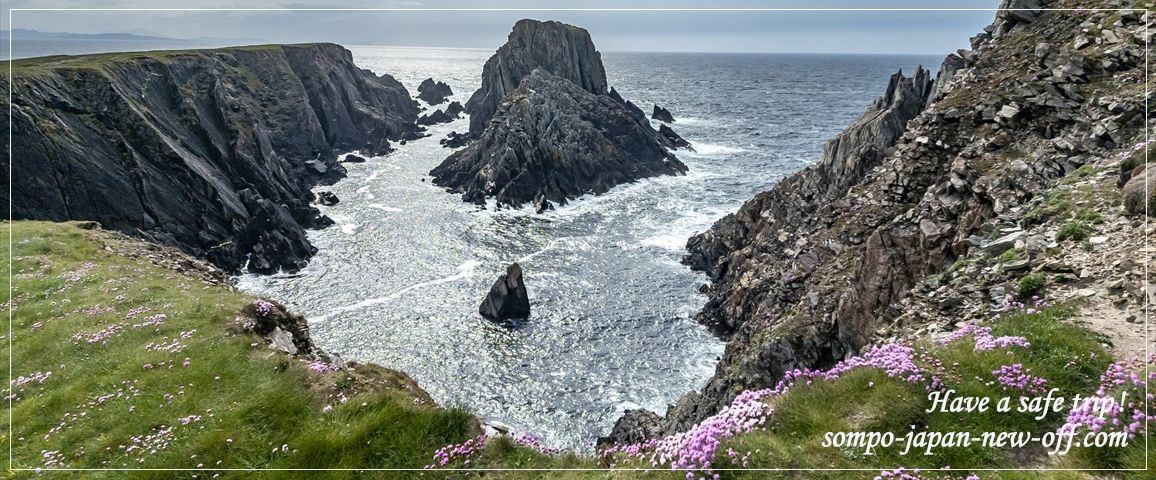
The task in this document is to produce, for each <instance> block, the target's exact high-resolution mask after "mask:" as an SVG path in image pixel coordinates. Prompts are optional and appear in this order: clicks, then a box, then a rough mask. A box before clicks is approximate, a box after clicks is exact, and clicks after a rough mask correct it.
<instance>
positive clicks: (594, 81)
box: [466, 19, 607, 135]
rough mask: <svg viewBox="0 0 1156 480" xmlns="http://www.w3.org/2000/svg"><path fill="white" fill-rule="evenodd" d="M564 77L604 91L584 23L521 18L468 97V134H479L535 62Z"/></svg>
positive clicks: (603, 77)
mask: <svg viewBox="0 0 1156 480" xmlns="http://www.w3.org/2000/svg"><path fill="white" fill-rule="evenodd" d="M539 67H541V68H543V69H545V70H546V71H548V72H550V73H552V74H554V75H557V76H559V77H562V78H565V79H566V80H569V81H571V82H573V83H574V84H575V85H578V86H579V87H581V88H582V89H583V90H586V91H587V92H590V93H593V94H595V95H602V94H604V93H607V87H606V70H605V69H604V68H603V67H602V55H601V54H599V53H598V50H596V49H595V48H594V42H593V41H591V40H590V33H589V32H587V31H586V30H585V29H582V28H578V27H575V26H573V25H567V24H565V23H561V22H555V21H547V22H541V21H537V20H530V19H524V20H519V21H518V23H516V24H514V29H513V31H511V32H510V37H509V39H508V40H507V41H506V43H505V44H504V45H502V46H501V47H500V48H498V51H497V52H496V53H494V55H493V56H492V57H490V59H489V60H487V61H486V64H485V66H483V67H482V86H481V88H479V89H478V91H476V92H474V94H473V95H471V96H470V99H469V100H468V101H466V113H468V114H469V115H470V134H472V135H481V134H482V131H483V130H485V128H486V122H489V121H490V118H491V117H493V116H494V112H497V111H498V106H499V105H501V103H502V98H504V97H505V96H506V94H508V93H510V92H511V91H513V90H514V89H516V88H518V85H519V84H520V83H521V81H522V77H525V76H527V75H529V74H530V73H531V72H533V71H534V69H536V68H539Z"/></svg>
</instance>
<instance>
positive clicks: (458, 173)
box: [430, 69, 686, 207]
mask: <svg viewBox="0 0 1156 480" xmlns="http://www.w3.org/2000/svg"><path fill="white" fill-rule="evenodd" d="M521 83H522V84H521V86H519V87H518V89H516V90H514V91H513V92H510V94H509V95H507V97H506V98H505V100H504V101H503V103H502V107H501V109H500V110H498V112H497V113H496V114H495V115H494V117H493V121H491V122H489V124H488V126H487V127H486V129H485V131H484V132H483V133H482V135H481V137H480V138H478V139H477V141H475V142H473V143H471V144H470V145H469V146H467V147H466V148H464V149H462V150H459V151H457V152H455V153H454V154H452V155H450V157H449V158H447V159H446V160H445V161H444V162H442V164H441V165H439V166H438V167H437V168H434V169H433V170H432V171H431V172H430V176H431V177H433V182H434V184H435V185H439V186H443V187H447V188H448V189H449V190H450V191H453V192H456V193H460V194H462V198H463V200H465V201H468V202H481V201H484V199H485V198H486V197H495V198H496V199H497V201H498V203H499V204H502V205H507V206H513V207H516V206H519V205H521V204H524V203H528V202H532V201H533V200H534V199H535V198H536V197H537V196H538V195H539V194H543V195H545V198H546V199H548V200H551V201H554V202H557V203H561V202H563V201H565V200H567V199H570V198H575V197H579V196H581V195H584V194H586V193H595V194H600V193H605V192H606V191H608V190H609V189H610V188H612V187H614V186H616V185H619V184H622V183H627V182H632V181H634V180H637V179H639V178H643V177H650V176H656V175H676V174H682V173H684V172H685V171H686V166H685V165H683V164H682V162H680V161H678V159H677V158H675V157H674V156H673V155H672V154H670V153H669V152H668V151H666V149H664V148H663V147H662V146H661V145H660V144H659V141H658V138H657V134H656V133H655V131H654V129H652V128H651V127H650V125H649V124H648V123H646V122H645V119H643V120H639V119H638V118H637V117H635V116H633V115H632V114H631V113H630V111H629V110H628V109H627V107H626V106H625V105H624V104H623V103H621V102H619V101H617V100H615V99H613V98H611V97H610V96H607V95H595V94H592V93H590V92H588V91H586V90H584V89H582V88H580V87H579V86H578V85H576V84H574V83H572V82H570V81H568V80H566V79H564V78H561V77H558V76H555V75H553V74H551V73H549V72H547V71H545V70H542V69H538V70H535V71H534V73H533V74H531V75H530V76H527V77H525V78H523V79H522V80H521Z"/></svg>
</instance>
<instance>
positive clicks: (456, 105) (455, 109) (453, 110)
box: [446, 102, 466, 118]
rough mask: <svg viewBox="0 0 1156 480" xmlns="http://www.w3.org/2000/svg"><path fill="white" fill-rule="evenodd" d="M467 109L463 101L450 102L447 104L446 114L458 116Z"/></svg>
mask: <svg viewBox="0 0 1156 480" xmlns="http://www.w3.org/2000/svg"><path fill="white" fill-rule="evenodd" d="M465 111H466V108H465V107H463V106H462V104H461V102H450V104H449V105H447V106H446V115H449V116H451V117H454V118H458V116H459V115H461V114H462V112H465Z"/></svg>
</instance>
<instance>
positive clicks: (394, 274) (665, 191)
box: [241, 47, 935, 451]
mask: <svg viewBox="0 0 1156 480" xmlns="http://www.w3.org/2000/svg"><path fill="white" fill-rule="evenodd" d="M350 50H352V51H353V54H354V59H355V61H356V62H357V63H358V65H360V66H362V67H364V68H368V69H370V70H373V71H375V72H377V73H389V74H391V75H393V76H394V77H396V78H397V79H398V80H400V81H401V82H402V83H404V84H405V86H406V88H408V89H410V92H411V93H414V94H416V91H417V85H418V83H420V82H421V80H423V79H425V78H426V77H433V78H434V79H436V80H440V81H444V82H446V83H448V84H449V85H450V86H451V87H452V88H453V90H454V93H455V96H454V97H453V98H452V99H453V100H459V101H462V102H463V103H464V102H465V99H466V98H468V97H469V95H470V93H472V92H473V91H474V90H475V89H477V87H478V85H479V82H480V75H481V69H482V64H483V63H484V62H485V60H486V59H487V58H488V57H489V56H490V54H491V51H489V50H463V49H419V48H389V47H351V48H350ZM934 60H935V59H931V58H926V57H888V56H798V55H719V54H714V55H703V54H633V53H631V54H628V53H607V54H604V61H605V63H606V70H607V75H608V77H609V80H610V83H611V85H612V86H614V87H616V88H617V89H618V91H619V92H621V93H622V95H623V96H624V97H626V98H627V99H630V100H633V101H634V102H636V103H637V104H638V105H640V106H641V107H642V108H643V109H644V110H646V111H647V113H649V111H650V108H651V106H652V105H653V104H654V103H658V104H660V105H662V106H665V107H667V108H668V109H670V110H671V112H673V114H674V115H675V117H676V120H677V121H676V122H675V124H674V127H675V129H676V130H677V131H678V132H679V133H680V134H682V135H683V136H684V137H686V138H687V139H688V140H690V141H691V142H692V143H694V145H695V147H696V148H697V150H698V151H697V153H691V152H680V153H679V158H680V159H682V160H683V162H685V163H686V164H687V166H688V167H689V168H690V172H689V173H688V174H687V175H685V176H679V177H661V178H656V179H647V180H643V181H640V182H638V183H635V184H631V185H626V186H622V187H619V188H616V189H614V190H612V191H611V192H609V193H607V194H605V195H601V196H597V197H585V198H582V199H580V200H578V201H575V202H573V203H571V204H570V205H568V206H566V207H563V208H560V209H559V210H557V211H554V212H550V213H547V214H544V215H535V214H533V213H532V212H531V211H529V210H526V209H524V210H519V211H511V210H502V211H493V210H479V209H477V208H476V207H474V206H472V205H469V204H466V203H463V202H461V200H460V198H459V196H458V195H453V194H449V193H445V192H444V191H443V190H442V189H440V188H438V187H435V186H433V185H431V184H430V183H429V179H428V177H427V176H426V175H427V173H428V172H429V170H430V169H431V168H433V167H434V166H436V165H437V164H438V163H439V162H441V161H442V159H444V158H445V157H446V155H448V154H449V153H450V150H448V149H445V148H442V147H441V146H440V145H439V144H438V139H439V138H442V137H444V136H445V134H446V133H448V132H449V131H450V130H457V131H459V132H460V131H464V130H466V129H467V128H468V127H467V125H468V121H467V120H465V119H462V120H458V121H456V122H453V123H452V124H449V125H439V126H435V127H433V128H431V129H430V133H432V134H433V135H432V136H431V137H428V138H425V139H422V140H418V141H414V142H410V143H409V144H408V145H404V146H400V147H399V148H398V150H397V151H396V152H394V153H392V154H390V155H388V156H385V157H378V158H371V159H370V160H369V161H368V162H366V163H363V164H347V165H346V168H348V170H349V176H348V178H346V179H344V180H342V181H341V182H339V183H338V184H336V185H334V186H332V187H321V188H319V189H327V190H332V191H333V192H335V193H336V194H337V195H338V196H339V197H340V199H341V203H340V204H338V205H336V206H333V207H320V208H321V209H322V210H323V211H324V212H325V213H326V214H327V215H329V216H330V217H332V218H333V219H334V220H335V221H336V222H337V225H335V226H333V227H331V228H329V229H326V230H323V231H317V232H312V233H311V234H310V239H311V240H312V242H313V243H314V244H315V245H316V246H317V247H318V248H319V249H320V251H319V253H318V254H317V256H315V257H314V258H313V260H312V262H311V263H310V264H309V266H308V267H307V268H306V269H304V270H303V271H301V272H300V273H299V274H296V275H276V276H268V277H263V276H245V277H243V278H242V279H241V287H242V288H244V289H245V290H247V291H249V292H252V293H256V294H261V295H267V296H269V297H272V298H275V299H277V300H280V301H282V302H284V303H286V304H288V305H290V306H291V307H292V308H293V309H295V310H297V311H299V312H302V313H304V314H305V315H306V316H307V317H308V318H309V321H310V325H311V331H312V333H313V336H314V338H315V339H316V341H317V342H318V343H319V344H320V345H321V346H322V347H323V348H325V349H326V350H328V351H331V352H335V353H339V354H340V355H342V356H343V357H344V358H345V359H353V360H359V361H364V362H373V363H377V364H381V365H385V366H389V367H392V368H396V369H400V370H403V371H405V372H407V373H409V374H410V375H412V376H413V377H414V378H416V379H417V380H418V381H419V382H420V383H421V385H422V386H423V387H424V388H425V389H426V390H427V391H429V393H430V394H431V395H433V397H434V399H436V400H437V401H438V402H439V403H440V404H442V405H461V406H464V407H466V408H468V409H469V410H470V411H472V412H474V413H476V414H477V415H478V416H480V417H481V418H482V419H483V420H486V421H498V422H501V423H504V424H506V425H508V426H510V427H512V428H513V430H514V431H516V432H519V433H532V434H536V435H539V436H541V437H542V438H543V441H544V443H545V444H547V445H551V446H560V447H570V448H576V449H581V450H587V451H588V450H589V449H590V448H591V447H592V446H593V441H594V439H595V438H596V437H597V436H599V435H602V434H605V433H606V432H607V431H609V428H610V426H611V425H612V424H613V422H614V420H615V419H616V418H617V417H618V416H619V415H620V414H621V412H622V410H624V409H626V408H638V407H644V408H648V409H651V410H654V411H658V412H663V411H665V409H666V405H667V404H668V403H670V402H673V401H674V400H676V399H677V398H678V397H679V396H681V395H682V394H684V393H686V392H687V391H688V390H692V389H696V388H699V387H700V386H702V385H703V384H704V383H705V381H706V379H707V378H709V376H710V375H711V374H712V373H713V371H714V366H715V363H716V362H717V357H718V356H719V355H720V354H721V353H722V350H723V344H722V343H721V342H720V341H718V340H717V339H715V338H713V337H712V336H711V335H710V334H709V333H708V332H707V331H706V330H705V329H704V328H703V327H701V326H700V325H698V324H696V323H695V322H694V320H693V316H694V313H695V312H696V311H697V310H698V309H699V308H700V307H701V306H702V304H703V302H704V301H705V297H703V296H702V295H700V294H698V293H697V287H698V286H699V285H700V284H702V283H703V282H704V281H705V278H704V277H703V276H702V275H700V274H697V273H693V272H691V271H690V270H688V269H687V268H686V267H684V266H682V265H680V264H679V259H680V258H681V256H682V254H683V247H684V245H685V244H686V239H687V238H688V237H689V236H691V235H692V234H693V233H695V232H698V231H701V230H703V229H705V228H707V227H709V226H710V224H711V223H712V222H713V221H714V220H715V219H717V218H718V217H721V216H723V215H725V214H726V213H729V212H732V211H734V210H735V209H737V208H738V207H739V206H740V205H741V204H742V202H743V201H744V200H746V199H747V198H749V197H751V196H752V195H753V194H754V193H756V192H759V191H761V190H765V189H767V188H769V187H770V186H771V185H773V184H774V182H775V181H777V180H778V179H779V178H781V177H782V176H783V175H785V174H788V173H790V172H793V171H795V170H798V169H799V168H801V167H802V166H804V165H806V164H808V163H811V162H814V161H815V160H816V159H817V158H818V157H819V156H820V154H821V152H822V144H823V142H824V141H825V140H826V139H828V138H830V137H831V136H833V135H834V134H836V133H838V131H839V130H841V128H842V127H843V126H845V125H846V124H847V123H849V122H850V121H851V120H853V119H854V118H855V116H857V115H858V114H859V113H860V112H861V111H862V110H863V108H864V107H865V106H866V105H867V104H868V103H869V102H870V101H871V100H872V99H873V98H874V97H875V96H877V95H879V94H880V93H882V90H883V87H884V86H885V85H886V82H887V77H888V75H890V74H891V73H892V72H894V71H895V70H896V69H897V68H899V67H903V68H904V70H905V71H910V70H911V69H912V68H914V65H915V64H916V63H923V64H924V65H927V64H928V63H930V62H932V61H934ZM423 179H424V180H425V181H424V182H423ZM513 261H517V262H520V263H521V264H522V267H523V269H524V271H525V278H526V284H527V288H528V290H529V292H530V297H531V308H532V311H533V313H532V316H531V318H529V319H528V320H526V321H523V322H518V323H516V324H513V325H497V324H494V323H492V322H489V321H487V320H485V319H483V318H482V317H481V316H480V315H478V304H479V303H480V302H481V300H482V298H483V297H484V295H485V294H486V292H487V291H488V290H489V287H490V285H491V284H492V283H493V282H494V279H495V278H496V277H497V276H498V275H499V274H501V273H502V272H503V271H504V269H505V267H506V265H507V264H509V263H510V262H513Z"/></svg>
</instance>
